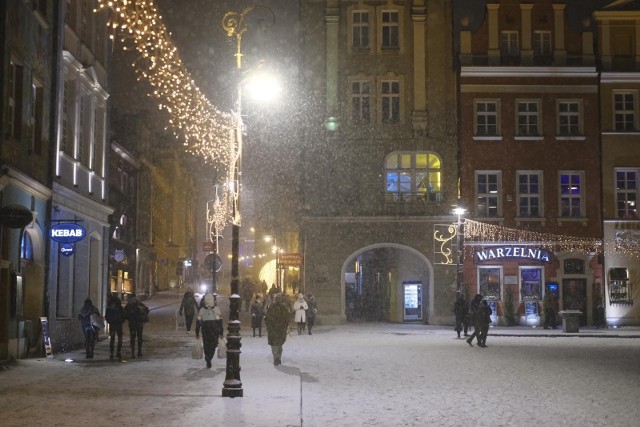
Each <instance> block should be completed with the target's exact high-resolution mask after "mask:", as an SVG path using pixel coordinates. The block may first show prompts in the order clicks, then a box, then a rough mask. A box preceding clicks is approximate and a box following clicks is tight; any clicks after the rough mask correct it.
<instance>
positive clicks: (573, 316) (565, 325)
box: [558, 310, 582, 332]
mask: <svg viewBox="0 0 640 427" xmlns="http://www.w3.org/2000/svg"><path fill="white" fill-rule="evenodd" d="M558 314H559V315H560V317H562V332H580V317H582V312H581V311H580V310H563V311H559V312H558Z"/></svg>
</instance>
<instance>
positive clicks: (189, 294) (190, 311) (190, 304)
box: [178, 287, 198, 333]
mask: <svg viewBox="0 0 640 427" xmlns="http://www.w3.org/2000/svg"><path fill="white" fill-rule="evenodd" d="M197 312H198V301H196V297H195V296H194V295H193V289H191V287H188V288H187V291H186V292H185V293H184V295H183V296H182V303H181V304H180V310H179V311H178V315H180V316H182V313H184V324H185V327H186V328H187V333H189V332H190V331H191V324H192V323H193V317H194V316H195V315H196V313H197Z"/></svg>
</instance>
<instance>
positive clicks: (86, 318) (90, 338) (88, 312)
mask: <svg viewBox="0 0 640 427" xmlns="http://www.w3.org/2000/svg"><path fill="white" fill-rule="evenodd" d="M95 316H98V317H99V316H100V310H98V309H97V308H96V306H95V305H93V302H91V299H89V298H87V299H85V300H84V305H83V306H82V308H81V309H80V313H79V314H78V320H80V326H82V332H83V333H84V348H85V352H86V357H87V359H93V350H94V349H95V347H96V341H97V340H98V333H97V330H96V326H95V325H94V322H93V319H92V317H95Z"/></svg>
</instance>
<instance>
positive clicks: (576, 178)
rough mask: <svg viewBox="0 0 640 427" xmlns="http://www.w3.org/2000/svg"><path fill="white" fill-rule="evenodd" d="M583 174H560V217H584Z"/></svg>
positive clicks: (564, 172)
mask: <svg viewBox="0 0 640 427" xmlns="http://www.w3.org/2000/svg"><path fill="white" fill-rule="evenodd" d="M582 181H583V174H582V172H566V171H563V172H560V216H561V217H565V218H580V217H582V216H583V213H582V211H583V207H582V203H583V194H584V189H583V182H582Z"/></svg>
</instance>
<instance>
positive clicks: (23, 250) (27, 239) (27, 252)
mask: <svg viewBox="0 0 640 427" xmlns="http://www.w3.org/2000/svg"><path fill="white" fill-rule="evenodd" d="M20 259H26V260H29V261H33V243H32V242H31V236H29V233H27V232H26V231H25V232H24V233H22V243H21V245H20Z"/></svg>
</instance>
